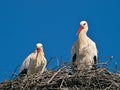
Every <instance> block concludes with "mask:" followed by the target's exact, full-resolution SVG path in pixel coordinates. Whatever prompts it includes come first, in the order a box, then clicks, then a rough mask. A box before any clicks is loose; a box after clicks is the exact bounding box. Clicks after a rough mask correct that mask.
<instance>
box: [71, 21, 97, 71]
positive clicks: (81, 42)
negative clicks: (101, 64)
mask: <svg viewBox="0 0 120 90" xmlns="http://www.w3.org/2000/svg"><path fill="white" fill-rule="evenodd" d="M87 31H88V24H87V22H86V21H81V22H80V28H79V30H78V32H77V35H78V40H77V41H76V42H75V44H74V45H73V46H72V50H71V51H72V65H73V67H74V69H77V70H82V69H92V68H93V67H95V64H96V61H97V48H96V44H95V42H93V41H92V40H91V39H90V38H89V37H88V36H87V34H86V33H87Z"/></svg>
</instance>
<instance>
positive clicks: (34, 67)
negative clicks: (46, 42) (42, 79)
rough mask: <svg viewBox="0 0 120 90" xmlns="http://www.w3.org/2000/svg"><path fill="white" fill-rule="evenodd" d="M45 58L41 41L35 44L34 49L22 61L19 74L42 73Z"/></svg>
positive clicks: (44, 66) (45, 62)
mask: <svg viewBox="0 0 120 90" xmlns="http://www.w3.org/2000/svg"><path fill="white" fill-rule="evenodd" d="M46 64H47V61H46V58H45V56H44V52H43V47H42V44H41V43H38V44H36V50H35V51H34V52H33V53H31V54H30V55H29V56H27V58H26V59H25V60H24V61H23V63H22V65H21V68H20V74H35V73H43V72H44V71H45V68H46Z"/></svg>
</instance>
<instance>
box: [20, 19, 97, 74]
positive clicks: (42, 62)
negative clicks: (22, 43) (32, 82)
mask: <svg viewBox="0 0 120 90" xmlns="http://www.w3.org/2000/svg"><path fill="white" fill-rule="evenodd" d="M87 31H88V24H87V22H86V21H81V22H80V28H79V30H78V32H77V35H78V40H77V41H76V42H75V44H74V45H73V46H72V50H71V51H72V52H71V53H72V65H73V68H74V70H82V69H92V68H94V67H95V64H96V61H97V48H96V44H95V42H93V41H92V40H91V39H90V38H89V37H88V36H87ZM46 64H47V61H46V58H45V56H44V52H43V47H42V44H41V43H38V44H37V45H36V50H35V52H33V53H31V54H30V55H29V56H28V57H27V58H26V59H25V60H24V62H23V64H22V66H21V69H20V74H23V73H25V74H35V73H40V74H41V73H43V72H44V71H45V68H46Z"/></svg>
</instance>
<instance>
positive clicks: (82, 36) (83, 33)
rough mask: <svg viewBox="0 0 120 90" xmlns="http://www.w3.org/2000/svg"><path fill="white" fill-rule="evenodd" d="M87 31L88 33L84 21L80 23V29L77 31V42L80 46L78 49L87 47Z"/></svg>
mask: <svg viewBox="0 0 120 90" xmlns="http://www.w3.org/2000/svg"><path fill="white" fill-rule="evenodd" d="M87 31H88V25H87V22H86V21H82V22H80V28H79V30H78V33H77V34H78V42H79V44H80V48H83V47H84V46H86V45H87V38H88V36H87Z"/></svg>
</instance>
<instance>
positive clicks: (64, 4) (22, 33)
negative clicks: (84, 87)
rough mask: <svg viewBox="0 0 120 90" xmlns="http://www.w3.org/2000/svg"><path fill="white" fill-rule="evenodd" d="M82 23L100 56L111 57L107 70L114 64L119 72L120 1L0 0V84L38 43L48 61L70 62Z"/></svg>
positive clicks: (53, 63) (54, 63) (53, 64)
mask: <svg viewBox="0 0 120 90" xmlns="http://www.w3.org/2000/svg"><path fill="white" fill-rule="evenodd" d="M81 20H86V21H87V22H88V24H89V31H88V36H89V37H90V38H91V39H92V40H94V41H95V42H96V44H97V48H98V52H99V57H101V56H114V59H113V61H112V62H111V65H110V67H114V63H115V62H117V63H118V68H119V69H120V65H119V64H120V62H119V59H120V57H119V49H120V48H119V46H120V40H119V39H120V22H119V21H120V1H119V0H99V1H98V0H44V1H43V0H1V1H0V42H1V43H0V56H1V58H0V59H1V60H0V61H1V63H0V81H2V80H6V79H9V77H10V76H11V74H12V72H13V71H14V69H15V68H16V66H18V65H20V64H21V63H22V62H23V60H24V59H25V57H26V56H27V55H28V54H30V53H31V52H33V51H34V49H35V44H36V43H37V42H41V43H42V44H43V45H44V52H45V56H46V58H47V60H49V59H50V58H51V57H54V56H55V57H62V58H63V60H64V61H68V62H70V60H71V59H70V58H71V53H70V52H71V47H72V45H73V43H74V42H75V41H76V39H77V36H76V32H77V30H78V28H79V22H80V21H81ZM56 63H57V62H56V60H54V61H53V62H52V63H50V66H51V67H54V66H55V65H56Z"/></svg>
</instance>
